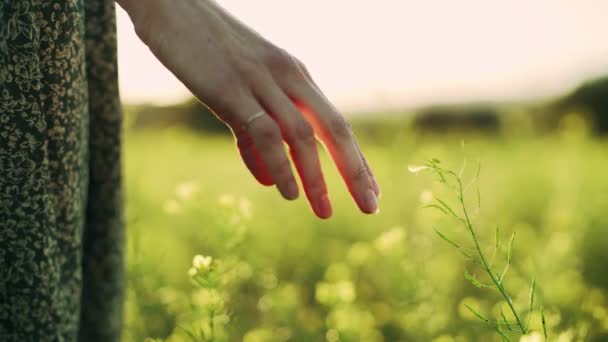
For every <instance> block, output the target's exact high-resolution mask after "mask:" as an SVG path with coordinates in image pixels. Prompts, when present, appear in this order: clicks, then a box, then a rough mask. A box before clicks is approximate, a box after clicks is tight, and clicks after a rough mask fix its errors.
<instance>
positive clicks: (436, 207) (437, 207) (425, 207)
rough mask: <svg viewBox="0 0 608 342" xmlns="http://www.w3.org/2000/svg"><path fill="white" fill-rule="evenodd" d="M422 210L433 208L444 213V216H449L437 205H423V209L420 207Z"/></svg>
mask: <svg viewBox="0 0 608 342" xmlns="http://www.w3.org/2000/svg"><path fill="white" fill-rule="evenodd" d="M422 208H423V209H427V208H434V209H438V210H440V211H441V212H442V213H444V214H446V215H449V214H448V212H447V211H446V210H445V209H443V207H442V206H440V205H437V204H429V205H425V206H424V207H422Z"/></svg>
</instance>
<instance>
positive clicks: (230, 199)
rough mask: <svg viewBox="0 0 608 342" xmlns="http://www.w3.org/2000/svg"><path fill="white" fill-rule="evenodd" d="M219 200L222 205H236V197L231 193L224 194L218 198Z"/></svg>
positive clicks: (227, 206) (228, 206) (229, 206)
mask: <svg viewBox="0 0 608 342" xmlns="http://www.w3.org/2000/svg"><path fill="white" fill-rule="evenodd" d="M218 202H219V204H220V205H221V206H222V207H225V208H232V207H233V206H234V202H235V198H234V196H233V195H231V194H223V195H221V196H220V197H219V198H218Z"/></svg>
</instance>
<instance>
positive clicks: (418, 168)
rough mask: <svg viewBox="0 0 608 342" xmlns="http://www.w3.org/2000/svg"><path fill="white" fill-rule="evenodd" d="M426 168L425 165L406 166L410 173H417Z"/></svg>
mask: <svg viewBox="0 0 608 342" xmlns="http://www.w3.org/2000/svg"><path fill="white" fill-rule="evenodd" d="M428 169H429V167H428V166H426V165H410V166H408V167H407V170H408V171H409V172H411V173H418V172H421V171H424V170H428Z"/></svg>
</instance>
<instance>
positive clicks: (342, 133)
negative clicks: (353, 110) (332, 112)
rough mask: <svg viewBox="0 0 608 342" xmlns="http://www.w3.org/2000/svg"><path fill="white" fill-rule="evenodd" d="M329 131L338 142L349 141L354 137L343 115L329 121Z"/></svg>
mask: <svg viewBox="0 0 608 342" xmlns="http://www.w3.org/2000/svg"><path fill="white" fill-rule="evenodd" d="M329 131H330V133H331V134H332V136H333V137H335V138H336V139H338V140H348V139H351V137H352V130H351V127H350V124H349V123H348V121H346V119H345V118H344V117H343V116H341V115H336V116H334V117H333V118H331V119H330V120H329Z"/></svg>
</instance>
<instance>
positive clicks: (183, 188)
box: [175, 181, 198, 201]
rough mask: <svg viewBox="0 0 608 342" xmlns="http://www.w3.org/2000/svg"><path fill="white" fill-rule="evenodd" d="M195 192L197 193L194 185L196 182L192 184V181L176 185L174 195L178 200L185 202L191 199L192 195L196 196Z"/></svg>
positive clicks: (196, 186) (196, 185)
mask: <svg viewBox="0 0 608 342" xmlns="http://www.w3.org/2000/svg"><path fill="white" fill-rule="evenodd" d="M197 191H198V184H196V182H194V181H189V182H184V183H181V184H178V185H177V187H176V188H175V195H176V196H177V198H179V199H180V200H183V201H185V200H188V199H190V198H192V196H193V195H194V194H196V192H197Z"/></svg>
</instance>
